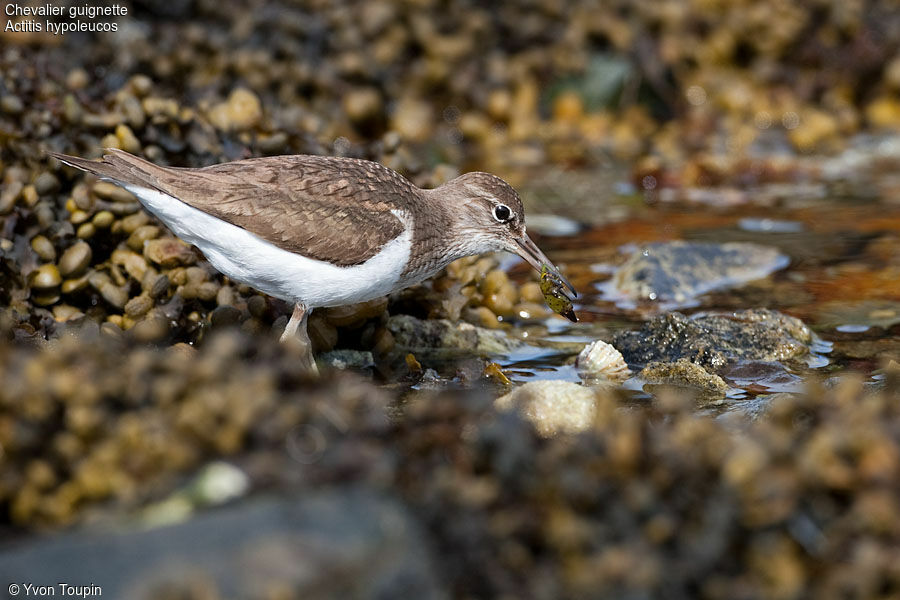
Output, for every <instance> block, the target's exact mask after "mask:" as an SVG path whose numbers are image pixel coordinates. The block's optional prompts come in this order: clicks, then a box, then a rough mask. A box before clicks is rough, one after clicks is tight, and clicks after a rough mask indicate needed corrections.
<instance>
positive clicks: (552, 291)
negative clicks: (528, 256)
mask: <svg viewBox="0 0 900 600" xmlns="http://www.w3.org/2000/svg"><path fill="white" fill-rule="evenodd" d="M541 293H542V294H543V295H544V302H546V303H547V306H549V307H550V309H551V310H552V311H553V312H555V313H557V314H560V315H562V316H564V317H565V318H567V319H568V320H570V321H572V322H573V323H577V322H578V317H576V316H575V311H574V310H573V309H572V300H571V298H569V296H568V294H566V289H565V285H564V284H563V282H562V280H561V279H560V278H559V275H557V274H556V273H554V272H553V271H551V270H550V268H549V267H548V266H547V265H546V264H544V265H541Z"/></svg>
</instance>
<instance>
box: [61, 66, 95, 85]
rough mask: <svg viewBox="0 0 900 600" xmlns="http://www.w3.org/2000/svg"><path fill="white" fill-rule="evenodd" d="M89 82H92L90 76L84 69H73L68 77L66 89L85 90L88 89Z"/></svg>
mask: <svg viewBox="0 0 900 600" xmlns="http://www.w3.org/2000/svg"><path fill="white" fill-rule="evenodd" d="M88 81H90V76H89V75H88V73H87V71H85V70H84V69H82V68H77V69H72V70H71V71H69V73H68V75H66V87H68V88H69V89H70V90H83V89H84V88H85V87H87V84H88Z"/></svg>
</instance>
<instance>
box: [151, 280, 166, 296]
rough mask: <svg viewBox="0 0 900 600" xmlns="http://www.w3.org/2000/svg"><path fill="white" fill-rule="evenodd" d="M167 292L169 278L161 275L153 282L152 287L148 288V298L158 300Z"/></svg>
mask: <svg viewBox="0 0 900 600" xmlns="http://www.w3.org/2000/svg"><path fill="white" fill-rule="evenodd" d="M168 291H169V276H168V275H166V274H162V275H160V276H159V277H157V278H156V281H154V282H153V286H152V287H151V288H150V297H152V298H160V297H162V296H163V295H165V293H166V292H168Z"/></svg>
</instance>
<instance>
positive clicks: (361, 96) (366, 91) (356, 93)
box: [343, 87, 383, 123]
mask: <svg viewBox="0 0 900 600" xmlns="http://www.w3.org/2000/svg"><path fill="white" fill-rule="evenodd" d="M343 106H344V112H346V113H347V117H349V119H350V120H351V121H353V122H354V123H364V122H366V121H369V120H371V119H374V118H376V117H378V116H379V115H380V114H381V112H382V110H383V103H382V101H381V94H379V93H378V90H376V89H375V88H370V87H367V88H362V89H356V90H352V91H350V92H349V93H347V94H346V95H345V96H344V101H343Z"/></svg>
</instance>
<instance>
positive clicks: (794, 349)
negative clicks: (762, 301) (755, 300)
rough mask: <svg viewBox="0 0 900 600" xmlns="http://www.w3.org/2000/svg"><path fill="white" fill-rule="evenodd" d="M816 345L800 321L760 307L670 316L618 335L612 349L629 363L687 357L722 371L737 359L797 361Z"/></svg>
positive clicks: (658, 318)
mask: <svg viewBox="0 0 900 600" xmlns="http://www.w3.org/2000/svg"><path fill="white" fill-rule="evenodd" d="M812 341H813V335H812V332H811V331H810V329H809V328H808V327H807V326H806V325H804V323H803V322H802V321H801V320H800V319H797V318H795V317H791V316H788V315H785V314H782V313H780V312H778V311H775V310H769V309H762V308H760V309H751V310H742V311H737V312H728V313H726V312H722V313H704V314H699V315H695V316H693V317H686V316H684V315H683V314H681V313H678V312H673V313H668V314H665V315H661V316H659V317H656V318H655V319H652V320H650V321H648V322H646V323H644V325H643V326H642V327H640V328H639V329H636V330H633V331H623V332H621V333H619V334H618V335H616V337H615V338H614V340H613V345H615V347H616V348H618V349H619V350H620V351H621V352H622V355H623V356H624V357H625V360H626V361H627V362H628V364H635V365H646V364H648V363H651V362H654V361H660V362H675V361H677V360H678V359H680V358H685V359H687V360H689V361H691V362H693V363H696V364H698V365H701V366H703V367H706V368H709V369H712V370H717V369H720V368H721V367H724V366H725V365H727V364H729V363H731V362H734V361H737V360H761V361H775V360H786V359H791V358H797V357H800V356H803V355H805V354H807V353H809V351H810V344H811V343H812Z"/></svg>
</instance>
